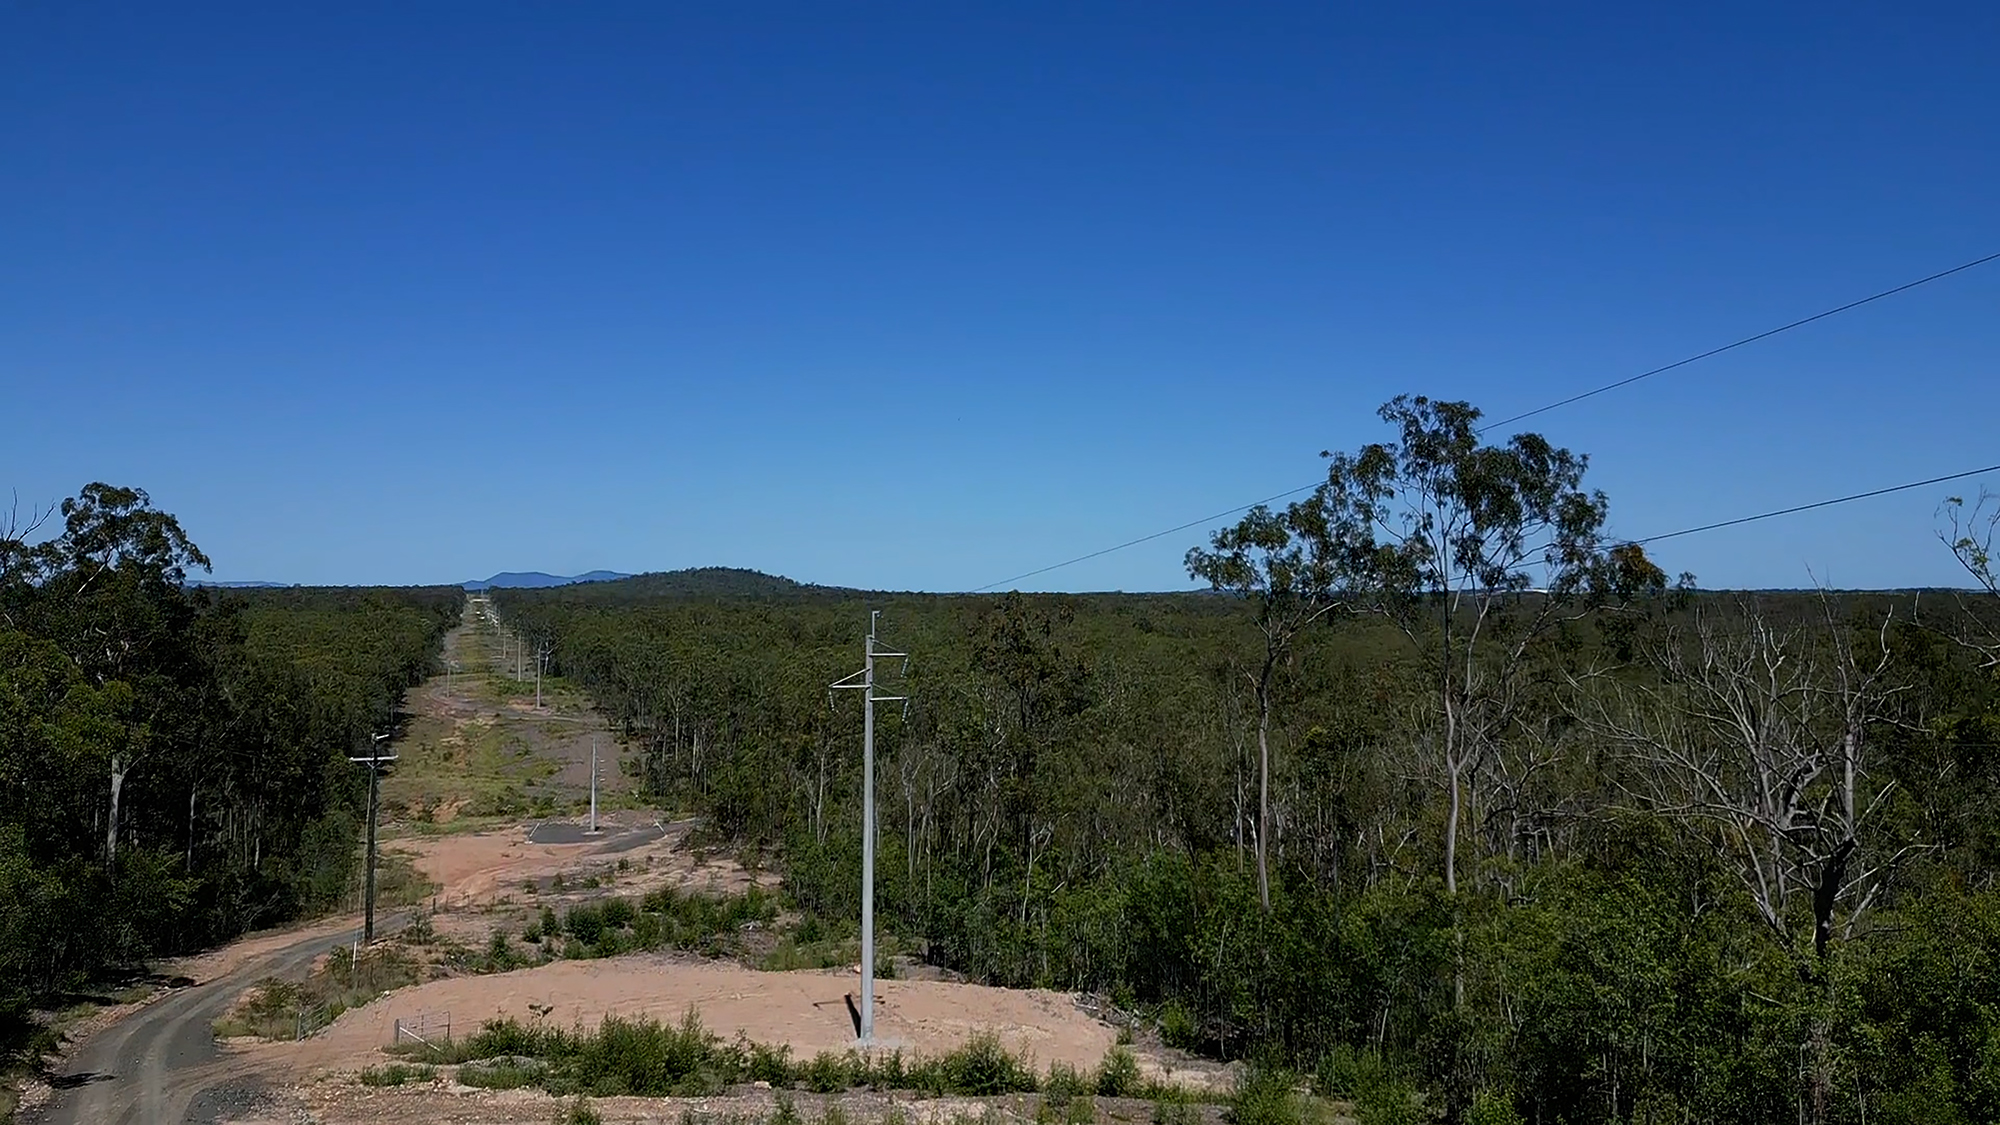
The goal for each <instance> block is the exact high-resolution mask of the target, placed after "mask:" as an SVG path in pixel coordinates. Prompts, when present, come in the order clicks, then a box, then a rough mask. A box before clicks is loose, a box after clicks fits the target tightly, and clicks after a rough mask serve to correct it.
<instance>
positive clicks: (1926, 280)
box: [969, 253, 2000, 594]
mask: <svg viewBox="0 0 2000 1125" xmlns="http://www.w3.org/2000/svg"><path fill="white" fill-rule="evenodd" d="M1993 261H2000V253H1993V254H1988V255H1986V256H1985V257H1983V258H1974V259H1973V260H1971V261H1969V262H1963V263H1960V264H1959V265H1956V266H1953V267H1951V268H1950V269H1947V270H1940V271H1938V272H1937V273H1934V274H1931V275H1929V276H1927V277H1920V278H1918V279H1916V280H1915V281H1906V282H1904V283H1903V284H1901V285H1898V286H1895V287H1894V288H1891V289H1884V290H1882V291H1881V292H1879V293H1873V294H1870V295H1869V296H1866V297H1863V298H1861V299H1860V300H1856V301H1849V302H1847V303H1846V304H1844V305H1840V306H1837V307H1835V308H1831V309H1827V310H1825V311H1824V312H1817V313H1814V314H1813V315H1811V316H1808V317H1804V318H1802V319H1799V320H1794V321H1792V322H1791V323H1790V324H1781V325H1779V326H1778V327H1776V328H1772V329H1769V330H1767V331H1763V332H1759V333H1757V334H1756V335H1754V336H1745V337H1743V338H1742V339H1741V340H1737V341H1735V342H1733V343H1728V344H1724V345H1722V346H1721V347H1719V348H1710V349H1709V350H1707V351H1705V352H1702V353H1700V354H1698V355H1691V356H1688V357H1687V358H1686V359H1679V360H1675V361H1674V362H1672V363H1669V364H1666V365H1664V366H1661V367H1655V368H1653V369H1652V370H1650V371H1642V372H1640V373H1639V374H1637V375H1631V376H1627V377H1626V378H1623V379H1619V380H1617V381H1616V382H1611V383H1606V384H1604V385H1603V386H1601V387H1595V388H1592V389H1591V390H1588V391H1584V392H1582V393H1581V394H1574V395H1571V396H1569V397H1568V398H1565V399H1559V400H1557V401H1555V402H1551V403H1549V404H1547V405H1546V406H1538V407H1536V408H1534V409H1533V410H1529V411H1524V412H1522V413H1520V414H1516V415H1514V416H1512V417H1510V418H1502V419H1501V420H1499V421H1497V422H1488V423H1487V424H1486V425H1484V426H1481V427H1479V429H1478V430H1477V431H1476V432H1478V433H1482V434H1483V433H1485V432H1487V431H1488V430H1494V429H1498V428H1500V427H1501V426H1506V425H1511V424H1513V423H1515V422H1519V421H1521V420H1522V419H1524V418H1532V417H1534V416H1535V415H1537V414H1546V413H1548V412H1549V411H1551V410H1555V409H1557V408H1559V407H1564V406H1568V405H1570V404H1571V403H1575V402H1582V401H1583V400H1584V399H1587V398H1591V397H1593V396H1595V395H1601V394H1603V393H1604V392H1606V391H1615V390H1617V389H1618V388H1620V387H1627V386H1630V385H1632V384H1633V383H1636V382H1638V381H1639V380H1641V379H1650V378H1652V377H1653V376H1655V375H1661V374H1665V373H1666V372H1668V371H1672V370H1674V369H1675V368H1677V367H1686V366H1687V365H1689V364H1691V363H1699V362H1701V361H1702V360H1704V359H1708V358H1710V357H1712V356H1718V355H1721V354H1722V353H1723V352H1726V351H1732V350H1734V349H1736V348H1740V347H1743V346H1744V345H1745V344H1754V343H1756V342H1757V341H1759V340H1768V339H1770V338H1771V337H1773V336H1776V335H1778V334H1779V333H1782V332H1790V331H1791V330H1792V329H1794V328H1801V327H1804V326H1805V325H1808V324H1811V323H1813V322H1814V321H1816V320H1825V319H1826V318H1827V317H1830V316H1838V315H1839V314H1841V313H1844V312H1847V311H1848V310H1850V309H1858V308H1860V307H1861V306H1863V305H1866V304H1869V303H1871V302H1874V301H1879V300H1881V299H1882V298H1884V297H1893V296H1895V295H1896V294H1898V293H1903V292H1907V291H1909V290H1911V289H1915V288H1917V287H1918V286H1920V285H1928V284H1930V283H1931V282H1933V281H1937V280H1940V279H1942V278H1947V277H1950V276H1951V275H1952V274H1955V273H1963V272H1964V271H1966V270H1969V269H1972V268H1974V267H1976V266H1983V265H1985V264H1987V263H1988V262H1993ZM1989 471H1990V470H1988V469H1974V470H1972V471H1971V472H1966V473H1957V474H1954V475H1952V476H1946V477H1939V478H1937V480H1932V481H1915V482H1912V483H1910V484H1900V485H1897V486H1895V487H1894V488H1886V489H1881V490H1878V491H1875V492H1866V493H1861V494H1859V495H1856V496H1846V497H1840V498H1838V499H1833V500H1822V501H1819V502H1818V503H1814V504H1806V505H1803V506H1801V507H1797V508H1788V509H1785V510H1784V511H1781V512H1765V513H1762V514H1760V515H1755V516H1745V517H1743V518H1741V519H1736V520H1728V521H1725V522H1723V523H1719V524H1715V525H1712V526H1710V527H1700V528H1687V529H1684V530H1681V531H1673V532H1668V533H1667V534H1666V535H1656V536H1653V537H1652V538H1651V539H1638V540H1634V541H1633V542H1636V543H1651V542H1655V541H1657V540H1660V539H1671V538H1673V537H1674V536H1677V535H1692V534H1694V533H1695V532H1697V531H1712V530H1714V529H1715V528H1717V527H1729V526H1731V525H1733V524H1738V523H1750V522H1753V521H1755V520H1761V519H1770V518H1771V517H1773V516H1782V515H1790V514H1791V513H1792V512H1803V511H1806V510H1808V509H1811V508H1824V507H1827V506H1828V505H1832V504H1842V503H1846V502H1847V501H1848V500H1860V499H1864V498H1866V497H1869V496H1880V495H1882V494H1883V493H1885V492H1898V491H1901V490H1903V489H1906V488H1919V487H1922V486H1923V485H1926V484H1936V483H1938V482H1939V481H1947V480H1957V479H1959V478H1961V477H1969V476H1977V475H1979V474H1980V473H1983V472H1989ZM1319 484H1320V482H1318V481H1314V482H1312V483H1311V484H1303V485H1300V486H1299V487H1297V488H1290V489H1286V490H1285V491H1283V492H1280V493H1277V494H1276V495H1273V496H1266V497H1265V498H1264V499H1262V500H1256V501H1252V502H1251V503H1248V504H1241V505H1238V506H1236V507H1234V508H1230V509H1229V510H1228V511H1223V512H1217V513H1215V514H1214V515H1210V516H1203V517H1201V518H1200V519H1194V520H1189V521H1188V522H1186V523H1183V524H1177V525H1175V526H1173V527H1169V528H1166V529H1165V530H1162V531H1155V532H1153V533H1152V534H1150V535H1141V536H1139V537H1138V538H1137V539H1127V540H1126V541H1125V542H1123V543H1118V544H1115V545H1113V546H1110V547H1104V548H1101V549H1099V550H1095V551H1092V552H1090V553H1089V554H1084V555H1078V556H1076V557H1075V558H1072V559H1064V560H1063V561H1061V562H1058V563H1050V564H1049V565H1047V566H1043V567H1037V568H1035V569H1034V570H1030V571H1024V572H1023V573H1020V574H1016V575H1015V576H1013V577H1012V578H1002V579H1001V580H1000V581H998V582H988V583H987V584H986V585H984V586H974V587H973V588H972V589H971V591H969V592H970V593H974V594H981V593H985V592H986V591H988V590H991V589H994V588H995V587H999V586H1011V585H1013V584H1014V583H1016V582H1020V581H1022V580H1023V579H1028V578H1034V577H1037V576H1039V575H1043V574H1047V573H1049V572H1050V571H1052V570H1061V569H1063V568H1064V567H1068V566H1075V565H1076V564H1077V563H1080V562H1089V561H1090V560H1091V559H1095V558H1102V557H1104V556H1105V555H1109V554H1114V553H1116V552H1118V551H1123V550H1125V549H1126V548H1128V547H1137V546H1138V545H1139V544H1141V543H1150V542H1152V541H1153V540H1155V539H1161V538H1164V537H1166V536H1169V535H1173V534H1175V533H1177V532H1182V531H1187V530H1189V529H1191V528H1196V527H1200V526H1202V525H1203V524H1209V523H1214V522H1215V521H1216V520H1220V519H1227V518H1228V517H1230V516H1234V515H1239V514H1241V513H1243V512H1247V511H1249V510H1250V509H1252V508H1255V507H1257V506H1258V505H1259V504H1269V503H1271V502H1272V501H1274V500H1283V499H1286V498H1288V497H1292V496H1297V495H1298V494H1299V493H1301V492H1310V491H1312V490H1313V489H1315V488H1318V487H1319Z"/></svg>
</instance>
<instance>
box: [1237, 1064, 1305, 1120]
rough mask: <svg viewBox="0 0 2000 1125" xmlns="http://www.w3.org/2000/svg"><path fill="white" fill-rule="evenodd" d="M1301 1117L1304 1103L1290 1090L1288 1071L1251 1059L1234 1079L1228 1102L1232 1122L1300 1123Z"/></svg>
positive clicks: (1289, 1074) (1303, 1114) (1303, 1111)
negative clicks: (1234, 1083) (1234, 1087)
mask: <svg viewBox="0 0 2000 1125" xmlns="http://www.w3.org/2000/svg"><path fill="white" fill-rule="evenodd" d="M1305 1119H1306V1115H1305V1105H1304V1104H1303V1101H1302V1099H1300V1097H1299V1096H1298V1094H1297V1093H1295V1092H1294V1091H1293V1090H1292V1074H1291V1072H1290V1071H1288V1070H1286V1069H1284V1068H1283V1067H1279V1066H1272V1065H1269V1064H1266V1063H1261V1062H1260V1063H1252V1064H1251V1065H1250V1067H1249V1068H1248V1069H1247V1070H1245V1071H1244V1072H1243V1076H1242V1077H1241V1078H1239V1079H1238V1080H1237V1083H1236V1092H1235V1096H1234V1097H1232V1098H1231V1099H1230V1102H1229V1120H1230V1122H1231V1123H1232V1125H1303V1122H1304V1121H1305Z"/></svg>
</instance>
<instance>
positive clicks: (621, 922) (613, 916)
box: [603, 898, 639, 930]
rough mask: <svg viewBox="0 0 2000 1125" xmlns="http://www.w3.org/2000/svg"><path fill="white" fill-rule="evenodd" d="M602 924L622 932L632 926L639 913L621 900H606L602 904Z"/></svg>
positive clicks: (628, 903)
mask: <svg viewBox="0 0 2000 1125" xmlns="http://www.w3.org/2000/svg"><path fill="white" fill-rule="evenodd" d="M603 910H604V924H605V925H606V926H609V927H611V928H612V929H617V930H622V929H624V928H625V927H627V926H629V925H631V924H632V919H634V918H636V917H638V914H639V912H638V911H637V910H636V909H634V908H633V906H632V904H631V903H630V902H628V901H626V900H625V899H622V898H613V899H606V900H605V902H604V908H603Z"/></svg>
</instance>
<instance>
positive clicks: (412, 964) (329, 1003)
mask: <svg viewBox="0 0 2000 1125" xmlns="http://www.w3.org/2000/svg"><path fill="white" fill-rule="evenodd" d="M421 975H422V970H421V969H420V968H419V966H418V964H417V960H416V958H414V957H412V956H411V955H410V954H409V952H408V951H407V950H405V949H403V948H401V947H400V946H396V945H386V946H381V947H378V948H375V949H370V950H368V951H366V952H364V953H362V954H361V956H360V957H358V958H352V957H348V956H345V955H343V954H342V953H341V952H340V951H338V950H336V951H335V952H334V954H333V956H331V957H329V958H327V960H326V961H325V963H323V964H322V965H320V967H319V968H318V970H316V971H315V972H314V973H313V974H312V975H311V976H310V977H307V978H306V979H305V980H304V981H286V980H278V979H277V978H275V977H271V978H266V979H265V980H263V981H261V982H259V983H258V984H257V986H256V987H255V988H253V989H251V990H250V995H249V996H248V997H247V998H246V999H245V1000H244V1002H243V1003H241V1004H239V1005H237V1007H236V1009H235V1010H234V1011H231V1012H230V1013H229V1014H228V1015H225V1016H223V1017H222V1018H221V1019H219V1020H217V1021H215V1029H214V1030H215V1034H216V1035H218V1036H221V1037H223V1038H229V1037H234V1036H254V1037H256V1038H258V1039H295V1038H297V1037H298V1035H299V1033H300V1031H301V1030H305V1031H308V1032H310V1031H311V1030H314V1028H316V1027H317V1026H322V1025H324V1024H325V1023H327V1022H331V1021H332V1020H334V1019H337V1018H339V1016H340V1014H341V1013H342V1012H345V1011H347V1010H348V1009H350V1008H358V1007H360V1006H362V1005H363V1004H366V1003H368V1002H369V1001H370V1000H373V999H375V998H376V997H378V996H380V995H381V994H382V993H384V992H387V991H389V990H390V989H395V988H401V987H403V986H404V985H408V984H415V983H417V981H418V980H419V979H420V977H421ZM307 1024H311V1025H313V1026H311V1027H308V1026H306V1025H307Z"/></svg>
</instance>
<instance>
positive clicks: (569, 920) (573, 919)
mask: <svg viewBox="0 0 2000 1125" xmlns="http://www.w3.org/2000/svg"><path fill="white" fill-rule="evenodd" d="M563 929H564V930H565V931H567V932H568V933H569V936H571V937H573V938H575V939H576V940H577V941H579V942H581V943H582V944H584V945H594V944H596V943H597V938H598V935H599V934H602V933H603V932H604V911H603V910H602V909H600V908H599V907H597V906H596V905H594V904H592V903H583V904H582V905H579V906H572V907H570V908H569V910H568V911H566V912H564V914H563Z"/></svg>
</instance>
